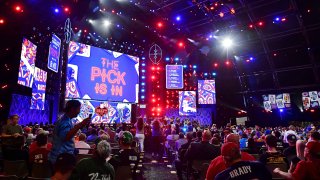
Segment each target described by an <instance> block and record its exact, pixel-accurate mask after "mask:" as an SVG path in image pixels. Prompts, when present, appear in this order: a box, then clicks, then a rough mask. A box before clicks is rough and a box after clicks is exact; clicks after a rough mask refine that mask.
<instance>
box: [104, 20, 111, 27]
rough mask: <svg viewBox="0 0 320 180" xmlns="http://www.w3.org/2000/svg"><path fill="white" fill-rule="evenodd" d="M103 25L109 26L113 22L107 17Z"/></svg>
mask: <svg viewBox="0 0 320 180" xmlns="http://www.w3.org/2000/svg"><path fill="white" fill-rule="evenodd" d="M103 25H104V26H105V27H108V26H110V25H111V22H110V21H109V20H107V19H106V20H104V21H103Z"/></svg>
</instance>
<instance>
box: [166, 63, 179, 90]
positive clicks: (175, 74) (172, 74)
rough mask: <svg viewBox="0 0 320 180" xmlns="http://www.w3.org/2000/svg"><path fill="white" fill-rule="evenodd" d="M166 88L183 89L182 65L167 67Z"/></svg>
mask: <svg viewBox="0 0 320 180" xmlns="http://www.w3.org/2000/svg"><path fill="white" fill-rule="evenodd" d="M166 88H167V89H183V66H182V65H166Z"/></svg>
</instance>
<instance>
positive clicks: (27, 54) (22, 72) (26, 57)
mask: <svg viewBox="0 0 320 180" xmlns="http://www.w3.org/2000/svg"><path fill="white" fill-rule="evenodd" d="M36 56H37V46H36V45H34V44H33V43H32V42H31V41H29V40H28V39H26V38H23V41H22V50H21V57H20V66H19V76H18V84H20V85H23V86H27V87H30V88H31V87H32V83H33V73H34V67H35V62H36Z"/></svg>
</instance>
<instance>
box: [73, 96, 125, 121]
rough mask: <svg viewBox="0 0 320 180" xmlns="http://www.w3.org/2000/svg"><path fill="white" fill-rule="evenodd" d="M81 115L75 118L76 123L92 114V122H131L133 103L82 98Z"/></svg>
mask: <svg viewBox="0 0 320 180" xmlns="http://www.w3.org/2000/svg"><path fill="white" fill-rule="evenodd" d="M80 102H81V109H80V113H79V115H78V116H77V117H76V118H74V119H73V122H74V123H77V122H81V121H82V120H83V119H85V118H87V117H88V116H89V114H92V121H91V122H92V123H130V122H131V104H129V103H116V102H107V101H92V100H80Z"/></svg>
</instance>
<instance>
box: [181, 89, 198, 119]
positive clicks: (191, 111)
mask: <svg viewBox="0 0 320 180" xmlns="http://www.w3.org/2000/svg"><path fill="white" fill-rule="evenodd" d="M196 112H197V101H196V91H179V115H180V116H190V115H195V114H196Z"/></svg>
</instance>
